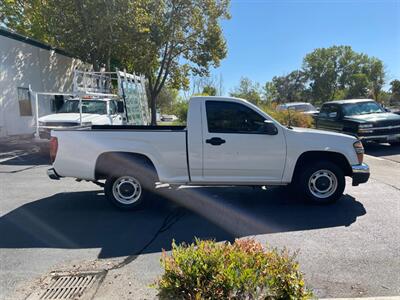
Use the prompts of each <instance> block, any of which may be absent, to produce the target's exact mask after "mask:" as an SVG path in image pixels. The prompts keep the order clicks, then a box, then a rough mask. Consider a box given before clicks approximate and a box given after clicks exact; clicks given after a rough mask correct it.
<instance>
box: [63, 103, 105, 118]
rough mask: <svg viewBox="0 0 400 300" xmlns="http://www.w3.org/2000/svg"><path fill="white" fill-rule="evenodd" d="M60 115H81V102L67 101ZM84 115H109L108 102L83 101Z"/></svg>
mask: <svg viewBox="0 0 400 300" xmlns="http://www.w3.org/2000/svg"><path fill="white" fill-rule="evenodd" d="M58 112H59V113H79V100H67V101H66V102H65V103H64V104H63V106H62V107H61V109H60V110H59V111H58ZM82 113H87V114H99V115H105V114H107V102H106V101H101V100H82Z"/></svg>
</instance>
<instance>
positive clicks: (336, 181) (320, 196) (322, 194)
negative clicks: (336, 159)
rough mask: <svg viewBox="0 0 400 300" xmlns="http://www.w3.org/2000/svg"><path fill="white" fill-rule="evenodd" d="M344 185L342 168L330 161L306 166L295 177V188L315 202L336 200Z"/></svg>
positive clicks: (324, 202)
mask: <svg viewBox="0 0 400 300" xmlns="http://www.w3.org/2000/svg"><path fill="white" fill-rule="evenodd" d="M345 186H346V181H345V178H344V173H343V171H342V169H341V168H339V167H337V166H336V165H335V164H333V163H331V162H319V163H315V164H313V165H310V166H307V167H306V168H305V169H304V170H303V171H302V172H301V173H300V174H299V175H298V176H297V179H296V187H297V190H298V191H299V192H300V193H301V194H302V195H303V196H304V197H305V198H306V199H307V200H308V201H310V202H312V203H315V204H328V203H333V202H336V201H337V200H339V199H340V197H341V196H342V195H343V191H344V188H345Z"/></svg>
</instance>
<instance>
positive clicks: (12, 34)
mask: <svg viewBox="0 0 400 300" xmlns="http://www.w3.org/2000/svg"><path fill="white" fill-rule="evenodd" d="M0 35H2V36H5V37H8V38H10V39H13V40H16V41H20V42H23V43H26V44H29V45H32V46H35V47H38V48H41V49H45V50H49V51H50V50H53V51H54V52H55V53H57V54H61V55H64V56H67V57H70V58H77V57H76V56H73V55H72V54H70V53H68V52H67V51H65V50H62V49H59V48H56V47H53V46H50V45H49V44H46V43H43V42H41V41H38V40H35V39H33V38H30V37H27V36H24V35H22V34H19V33H16V32H14V31H11V30H9V29H7V28H5V27H0Z"/></svg>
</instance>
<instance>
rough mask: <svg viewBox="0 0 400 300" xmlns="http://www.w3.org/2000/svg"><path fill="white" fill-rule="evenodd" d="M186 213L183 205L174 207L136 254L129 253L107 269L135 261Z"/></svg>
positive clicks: (113, 268) (120, 266)
mask: <svg viewBox="0 0 400 300" xmlns="http://www.w3.org/2000/svg"><path fill="white" fill-rule="evenodd" d="M184 215H185V212H184V211H183V208H181V207H176V208H174V209H173V210H172V211H171V212H170V213H169V214H168V215H167V216H166V217H165V218H164V220H163V222H162V224H161V226H160V228H159V229H158V230H157V232H156V233H155V234H154V235H153V237H152V238H151V239H150V240H149V241H148V242H147V243H146V244H145V245H144V246H143V247H142V248H141V249H140V250H139V251H137V252H136V253H135V254H132V255H129V256H128V257H126V258H125V259H124V260H123V261H122V262H120V263H118V264H117V265H114V266H113V267H111V268H109V269H107V271H111V270H116V269H120V268H122V267H124V266H126V265H128V264H129V263H131V262H132V261H134V260H135V259H136V258H137V257H138V256H139V255H141V254H143V252H144V251H145V250H146V249H147V248H148V247H149V246H150V245H151V244H152V243H153V242H154V241H155V240H156V239H157V237H158V236H159V235H160V234H161V233H163V232H165V231H167V230H168V229H170V228H171V227H172V226H173V225H174V224H175V223H177V222H178V221H179V220H180V219H181V218H182V217H183V216H184Z"/></svg>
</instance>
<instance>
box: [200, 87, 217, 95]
mask: <svg viewBox="0 0 400 300" xmlns="http://www.w3.org/2000/svg"><path fill="white" fill-rule="evenodd" d="M202 94H204V95H208V96H216V95H217V89H216V88H215V87H213V86H211V85H206V86H205V87H203V92H202Z"/></svg>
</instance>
